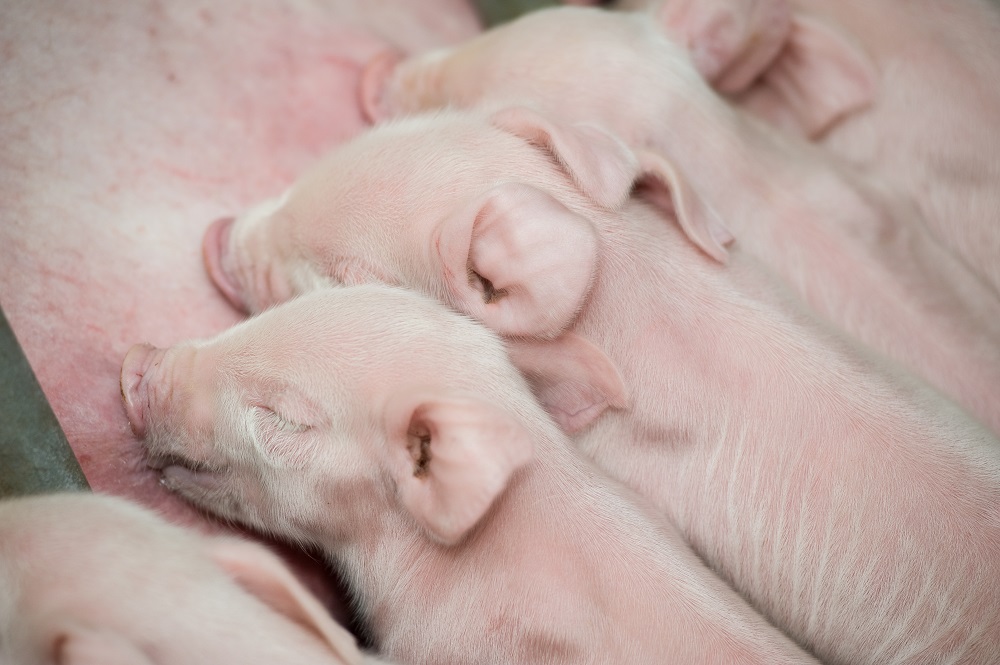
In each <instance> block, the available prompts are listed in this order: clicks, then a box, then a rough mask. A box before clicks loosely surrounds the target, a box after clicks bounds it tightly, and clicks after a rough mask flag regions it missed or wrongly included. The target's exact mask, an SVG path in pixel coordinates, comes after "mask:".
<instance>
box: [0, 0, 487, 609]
mask: <svg viewBox="0 0 1000 665" xmlns="http://www.w3.org/2000/svg"><path fill="white" fill-rule="evenodd" d="M0 13H2V14H3V19H2V20H0V61H2V62H3V65H2V68H3V71H4V74H3V79H4V82H3V84H2V87H3V94H0V117H2V118H3V120H2V122H0V171H2V172H3V173H4V174H5V176H4V177H2V178H0V200H2V201H3V205H2V206H0V303H2V305H3V310H4V313H5V314H6V316H7V318H8V320H9V321H10V324H11V326H12V328H13V329H14V332H15V333H16V334H17V336H18V338H19V341H20V343H21V345H22V346H23V348H24V350H25V353H26V355H27V357H28V360H29V361H30V362H31V365H32V367H33V368H34V370H35V372H36V374H37V376H38V379H39V381H40V383H41V386H42V388H43V390H44V391H45V394H46V396H47V397H48V399H49V401H50V403H51V404H52V407H53V409H54V411H55V415H56V417H57V418H58V419H59V422H60V424H61V425H62V427H63V429H64V430H65V432H66V435H67V437H68V439H69V443H70V445H71V446H72V447H73V449H74V451H75V452H76V454H77V457H78V459H79V460H80V464H81V466H82V468H83V471H84V473H85V474H86V476H87V478H88V480H89V482H90V484H91V485H92V486H93V487H94V488H95V489H97V490H100V491H105V492H110V493H114V494H119V495H124V496H128V497H130V498H133V499H136V500H138V501H140V502H141V503H143V504H145V505H148V506H152V507H154V508H155V509H156V510H157V511H158V512H160V513H161V514H164V515H167V516H169V517H170V519H171V520H173V521H176V522H180V523H185V524H190V525H197V526H198V527H199V528H201V529H203V530H206V531H227V530H229V527H226V526H222V525H218V524H214V523H211V522H209V521H208V520H207V519H206V518H205V517H204V516H203V515H201V514H199V513H197V512H196V511H193V510H191V508H190V507H189V506H188V505H187V504H185V503H184V502H182V501H179V500H178V499H177V498H176V497H175V496H174V495H172V494H171V493H169V492H167V491H165V490H164V489H163V488H162V487H161V486H160V485H159V483H158V478H159V477H158V475H157V474H156V473H154V472H153V471H151V470H150V469H148V468H147V467H146V463H145V459H144V457H143V455H142V451H141V449H140V447H139V446H138V443H137V441H136V439H135V438H134V437H133V435H132V433H131V431H130V429H129V425H128V423H127V421H126V418H125V414H124V412H123V410H122V406H121V401H120V397H119V394H118V379H119V377H118V374H119V369H120V365H121V358H122V356H123V355H124V354H125V352H126V351H127V350H128V348H129V346H130V345H131V344H132V343H133V342H134V341H135V340H137V339H146V340H149V341H151V342H154V343H157V344H161V345H163V344H171V343H173V342H175V341H177V340H181V339H188V338H191V337H197V336H204V335H209V334H212V333H215V332H217V331H219V330H223V329H225V328H227V327H229V326H230V325H232V324H233V323H235V322H236V321H237V320H239V318H241V317H240V316H239V315H238V313H237V312H236V311H234V310H233V309H232V308H231V307H230V306H229V305H228V304H227V303H226V302H225V301H224V300H223V299H222V298H220V297H219V295H218V292H217V291H216V289H214V288H213V286H212V284H211V281H210V280H209V279H208V277H207V276H206V275H205V273H204V269H203V267H202V262H201V256H200V247H199V240H200V238H201V236H202V234H203V233H204V231H205V228H206V226H207V225H208V223H209V222H210V221H211V220H212V219H215V218H217V217H219V216H221V215H222V214H224V213H225V212H226V211H231V210H236V209H240V208H243V207H245V206H246V205H247V204H248V203H249V202H252V201H254V200H257V199H259V198H262V197H263V196H264V195H265V194H267V193H269V192H271V191H274V190H276V189H280V188H281V187H283V186H285V185H286V184H287V183H288V182H290V181H291V179H292V178H293V176H294V174H296V173H298V172H299V171H300V170H301V169H302V168H303V167H304V165H306V164H307V163H309V162H311V161H312V160H313V159H315V158H316V157H317V156H318V155H319V154H321V153H322V152H323V151H324V150H326V149H327V148H329V147H330V146H332V145H334V144H336V143H337V142H340V141H343V140H344V139H346V138H348V137H350V136H352V135H353V134H355V133H356V132H358V131H360V130H361V129H362V128H363V127H364V122H363V118H362V116H361V113H360V110H359V108H358V102H357V95H356V89H357V85H358V79H359V73H360V69H361V67H362V66H363V64H364V63H365V62H366V61H367V60H368V59H369V58H371V57H372V56H373V55H374V54H376V53H378V52H380V51H381V50H383V49H386V48H400V49H404V50H422V49H428V48H434V47H438V46H441V45H444V44H447V43H454V42H456V41H460V40H462V39H467V38H469V37H470V36H472V35H473V34H474V33H475V32H476V31H477V30H478V24H477V20H476V17H475V13H474V11H473V10H472V8H471V7H469V6H467V5H466V3H465V2H464V1H463V0H424V1H422V2H420V3H413V2H409V1H408V0H402V1H399V2H379V3H371V2H366V1H364V0H360V1H358V2H351V1H346V2H336V3H329V2H287V1H286V0H261V1H259V2H255V3H254V4H253V7H252V8H248V7H247V6H245V5H244V4H243V3H234V2H226V1H222V2H218V1H215V0H212V1H202V0H177V1H173V0H172V1H171V2H166V3H164V2H158V1H154V0H139V1H138V2H136V1H132V0H129V1H128V2H118V3H109V2H102V3H98V4H89V3H81V4H74V5H73V6H72V7H70V6H66V5H64V4H62V3H58V2H30V1H23V2H22V1H17V0H15V1H14V2H6V3H4V7H3V9H2V11H0ZM300 558H301V559H302V561H303V562H304V563H305V564H306V565H305V566H300V568H302V569H303V570H308V571H310V572H309V576H310V579H311V581H312V582H313V586H314V587H316V588H317V589H322V588H325V589H326V590H325V592H324V593H325V597H326V598H327V599H328V600H329V601H330V602H331V603H332V604H333V605H334V606H340V604H339V603H338V602H337V601H335V600H333V599H332V598H331V590H330V588H329V586H330V584H329V581H328V580H327V579H326V577H327V575H326V573H325V572H324V571H323V570H322V568H321V567H319V566H317V565H316V564H315V562H313V561H311V560H310V559H308V557H304V556H302V557H300ZM339 611H340V612H342V613H343V608H342V607H341V608H340V610H339ZM342 616H343V614H342Z"/></svg>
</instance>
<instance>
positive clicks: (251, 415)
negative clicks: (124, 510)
mask: <svg viewBox="0 0 1000 665" xmlns="http://www.w3.org/2000/svg"><path fill="white" fill-rule="evenodd" d="M122 392H123V395H124V398H125V403H126V408H127V412H128V416H129V420H130V422H131V423H132V427H133V428H134V429H135V431H136V432H137V434H140V435H141V436H144V437H145V445H146V446H147V449H148V454H149V458H150V460H151V463H152V464H153V465H154V466H158V467H161V468H162V473H163V482H164V483H165V484H166V485H167V486H168V487H170V488H172V489H174V490H176V491H177V492H179V493H181V495H183V496H185V497H186V498H188V499H190V500H191V501H193V502H195V503H196V504H198V505H200V506H202V507H204V508H205V509H207V510H209V511H212V512H215V513H218V514H220V515H222V516H224V517H226V518H229V519H235V520H238V521H240V522H243V523H246V524H252V525H254V526H255V527H257V528H259V529H263V530H264V531H267V532H273V533H277V534H281V535H282V536H284V537H286V538H291V539H293V540H295V541H299V542H308V543H313V544H316V545H319V546H321V547H322V549H323V550H324V551H325V553H326V554H327V555H328V557H329V559H330V561H331V562H332V563H334V564H335V565H336V566H337V568H338V569H340V571H341V572H342V573H343V574H344V576H345V578H346V582H347V585H348V587H349V588H350V590H351V593H352V597H353V598H354V601H355V603H356V608H357V610H358V611H359V613H360V615H361V617H362V619H363V620H364V622H366V623H367V624H368V626H369V627H370V630H371V632H372V638H373V641H374V643H375V645H376V646H377V648H378V649H379V650H380V652H383V653H386V654H387V655H389V656H391V657H393V658H395V659H398V660H399V661H400V662H405V663H567V664H569V663H594V664H595V665H596V664H598V663H600V664H604V663H623V664H624V663H635V664H636V665H647V664H648V663H654V662H678V663H735V662H739V663H761V664H764V663H768V664H771V663H808V662H815V661H814V660H813V659H812V658H811V657H810V656H807V655H806V654H805V653H804V652H802V651H801V650H800V649H799V648H798V647H796V646H795V645H794V644H793V643H792V642H791V641H790V640H788V638H787V637H785V636H784V635H782V634H781V633H780V632H779V631H777V630H776V629H775V628H774V627H773V626H771V625H769V624H768V623H767V622H766V621H764V620H763V619H762V618H761V617H760V616H759V615H758V614H757V613H756V612H754V611H753V610H752V609H751V608H750V607H749V606H748V605H747V604H746V603H745V601H743V600H742V599H741V598H739V596H738V595H736V594H735V593H734V592H733V591H732V589H730V588H729V587H727V586H726V585H725V584H724V583H723V582H722V581H721V580H719V579H718V578H717V577H716V576H715V575H714V574H712V573H711V571H709V570H708V569H707V568H706V567H705V566H704V564H702V563H701V562H700V561H699V560H698V558H697V557H696V556H695V555H694V554H693V553H692V552H691V551H690V549H689V548H688V547H687V546H686V545H685V543H684V542H683V539H682V538H681V537H680V535H679V534H678V533H677V531H676V530H675V528H673V526H672V525H670V524H668V523H666V522H665V521H664V520H662V519H661V518H660V517H658V516H655V515H654V514H653V513H652V511H651V510H650V509H649V508H648V507H645V504H644V503H642V502H641V501H640V500H639V499H638V497H636V496H635V495H634V494H633V493H632V492H630V491H628V490H627V489H625V488H624V487H621V486H620V485H618V484H617V483H615V482H614V481H611V480H610V479H607V478H606V477H604V476H603V475H602V474H601V473H599V472H598V471H597V469H596V468H595V467H594V466H593V465H592V464H591V463H590V462H589V461H586V460H585V459H584V458H583V457H582V456H581V455H580V454H579V453H578V452H577V451H576V448H575V447H574V446H573V445H572V444H571V443H570V442H569V441H568V440H567V439H566V438H565V435H563V434H562V433H561V432H560V431H559V429H558V428H557V427H556V426H555V424H554V423H553V422H552V421H551V420H550V419H549V417H548V415H547V414H546V413H545V412H544V411H543V410H542V408H541V407H540V406H539V405H538V404H537V402H535V400H534V397H533V396H532V394H531V391H530V389H529V387H528V386H527V384H526V383H525V382H524V380H523V379H522V378H521V376H520V374H518V372H517V370H516V369H515V368H514V367H513V366H512V365H511V364H510V362H509V360H508V358H507V355H506V354H505V352H504V346H503V344H502V343H501V341H500V340H499V339H498V338H497V337H496V336H495V335H493V334H492V333H490V332H489V331H488V330H487V329H486V328H484V327H483V326H481V325H479V324H477V323H475V322H473V321H471V320H469V319H467V318H466V317H463V316H461V315H459V314H457V313H455V312H452V311H450V310H448V309H446V308H445V307H444V306H443V305H441V304H440V303H437V302H434V301H432V300H430V299H428V298H426V297H424V296H420V295H418V294H417V293H415V292H412V291H404V290H401V289H395V288H390V287H384V286H378V285H362V286H357V287H344V288H333V289H322V290H317V291H316V292H313V293H311V294H308V295H306V296H303V297H301V298H298V299H296V300H293V301H291V302H288V303H286V304H284V305H281V306H278V307H275V308H273V309H270V310H268V311H267V312H264V313H263V314H261V315H259V316H257V317H255V318H252V319H250V320H248V321H245V322H244V323H242V324H240V325H238V326H236V327H234V328H232V329H230V330H229V331H226V332H224V333H222V334H221V335H219V336H218V337H216V338H214V339H212V340H208V341H204V342H194V343H186V344H181V345H178V346H175V347H172V348H170V349H168V350H158V349H154V348H152V347H148V346H137V347H134V348H133V349H132V350H131V351H130V352H129V354H128V355H127V357H126V358H125V362H124V365H123V367H122Z"/></svg>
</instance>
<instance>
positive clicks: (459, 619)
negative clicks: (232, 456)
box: [333, 426, 655, 660]
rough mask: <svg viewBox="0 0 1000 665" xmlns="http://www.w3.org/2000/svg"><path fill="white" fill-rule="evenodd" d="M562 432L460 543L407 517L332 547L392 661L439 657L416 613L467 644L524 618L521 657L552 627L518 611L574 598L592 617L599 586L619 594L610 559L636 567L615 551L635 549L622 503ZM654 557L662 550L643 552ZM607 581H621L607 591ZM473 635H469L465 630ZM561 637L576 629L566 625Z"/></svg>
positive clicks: (539, 447) (541, 445)
mask: <svg viewBox="0 0 1000 665" xmlns="http://www.w3.org/2000/svg"><path fill="white" fill-rule="evenodd" d="M552 429H553V436H551V437H542V439H541V440H536V445H535V452H536V456H535V458H534V459H533V461H532V462H531V463H530V464H529V465H527V466H526V467H523V468H521V469H519V470H518V471H517V472H515V474H514V476H513V477H512V478H511V481H510V483H509V485H508V487H507V488H506V490H505V491H504V493H503V494H502V495H501V496H500V497H499V498H498V499H497V500H496V502H495V503H494V505H493V506H492V507H491V509H490V510H489V512H488V513H487V514H486V516H485V517H484V518H483V519H482V520H481V521H480V522H479V523H478V524H477V525H476V526H475V527H474V528H473V530H472V531H471V532H470V533H469V534H468V535H467V536H466V538H465V539H464V540H462V541H461V542H459V543H458V544H456V545H453V546H445V545H441V544H439V543H437V542H434V541H433V540H432V539H430V538H429V537H428V536H427V535H426V534H425V533H424V532H422V531H421V529H420V528H419V527H417V526H416V525H415V524H414V523H413V522H412V520H410V519H409V518H408V517H407V516H406V515H404V514H401V513H398V514H396V515H395V516H394V517H392V518H390V519H387V520H386V521H385V522H384V523H382V524H381V525H379V532H378V533H377V534H373V535H372V537H366V539H365V541H364V542H359V543H354V544H351V545H348V546H340V547H338V548H337V549H336V550H333V551H334V552H336V556H335V558H336V559H337V561H336V563H337V564H338V565H339V566H340V567H341V569H342V572H343V573H344V574H345V577H346V580H347V583H348V585H349V586H350V587H351V589H352V591H353V592H354V594H353V595H354V596H355V597H356V598H357V599H358V605H357V606H358V609H359V611H360V613H361V615H362V617H363V620H364V621H365V622H366V623H367V625H368V627H369V628H370V630H371V634H372V636H373V639H374V641H375V643H376V645H377V646H378V648H379V650H380V651H383V652H384V653H387V654H389V655H393V654H399V653H401V652H405V653H413V654H416V653H425V652H427V651H428V650H429V649H431V647H429V646H427V645H422V644H417V642H419V641H420V640H422V639H428V640H430V639H432V638H433V635H430V634H426V635H424V634H421V635H415V634H414V628H413V626H412V622H413V617H414V616H420V617H421V619H420V621H421V622H422V623H423V625H426V626H438V625H451V624H456V623H457V624H458V625H456V626H454V631H455V634H454V635H453V636H452V637H453V638H454V641H455V642H457V643H461V642H463V641H472V642H475V643H476V644H481V643H483V642H484V640H486V639H487V638H485V637H484V636H485V635H487V634H489V633H491V632H496V631H498V630H500V629H498V628H497V625H498V624H504V625H506V624H507V623H509V622H513V623H514V624H516V625H514V626H513V627H511V626H508V627H507V628H505V629H504V631H505V632H509V633H510V635H511V636H512V638H511V639H512V640H513V642H514V643H515V644H513V645H512V646H509V647H505V648H509V649H513V651H511V652H505V653H507V654H508V655H509V653H520V651H519V649H520V648H521V647H519V646H518V645H517V644H516V642H517V641H518V639H520V638H523V639H524V640H525V641H528V640H530V639H531V634H532V633H533V631H536V629H537V625H535V624H539V625H541V624H543V623H545V622H544V621H541V619H538V620H536V619H535V618H534V617H532V616H520V615H519V616H517V617H516V619H515V618H512V616H513V615H512V612H511V608H518V607H520V608H545V607H546V606H551V605H553V604H556V605H559V603H563V604H565V603H567V602H568V603H569V605H567V606H569V607H577V608H578V609H580V610H581V611H592V610H589V608H587V607H586V599H587V598H592V597H594V592H593V589H594V588H597V589H599V590H600V592H599V594H598V595H599V596H600V597H605V596H607V595H613V593H614V592H613V590H612V589H613V588H615V587H617V586H619V585H620V580H619V579H617V578H618V576H619V573H614V572H608V571H607V570H606V569H607V557H608V555H609V552H610V554H611V555H612V556H614V557H615V559H614V560H616V561H619V562H621V563H620V566H619V568H624V567H625V566H626V563H624V561H625V559H627V556H624V555H625V554H627V553H626V552H624V551H623V552H617V551H615V548H614V547H613V546H612V547H610V549H609V545H608V543H616V542H624V541H623V537H622V535H621V534H620V533H618V531H617V530H616V529H617V528H618V527H617V526H616V525H618V524H620V522H621V518H622V512H623V510H622V502H621V499H620V497H619V496H618V495H616V494H614V493H613V492H611V491H610V489H609V487H608V486H607V485H606V484H602V483H601V482H600V481H599V480H597V479H598V478H600V476H598V475H597V474H595V473H594V471H593V470H592V468H591V467H590V466H589V465H588V464H587V463H585V462H584V461H583V460H582V458H580V456H579V455H578V454H577V453H576V452H575V449H574V448H573V447H572V444H571V443H570V442H569V441H568V440H566V439H565V438H564V437H562V436H561V435H557V434H555V432H554V426H553V428H552ZM629 510H632V509H631V508H626V509H625V511H624V512H625V513H626V514H627V513H628V511H629ZM612 513H613V514H612ZM626 521H630V520H626ZM651 531H652V530H651ZM647 537H649V534H645V535H640V536H637V538H638V539H640V540H642V539H644V538H647ZM634 539H635V538H633V540H634ZM596 549H599V550H600V551H595V550H596ZM623 549H624V548H623ZM652 550H655V546H653V545H652V544H650V545H649V546H648V547H646V548H642V551H643V552H649V551H652ZM619 554H620V555H622V556H618V555H619ZM570 564H572V565H570ZM647 567H648V566H647ZM570 571H572V573H571V574H570ZM602 571H604V572H603V574H602ZM606 577H609V578H614V579H613V582H614V583H613V584H607V585H606V584H605V580H604V578H606ZM580 585H585V586H587V588H588V589H590V591H586V590H582V589H580V588H578V587H579V586H580ZM479 595H481V596H482V598H478V597H477V596H479ZM554 595H555V596H562V597H563V599H561V600H560V599H556V598H554V597H553V596H554ZM567 598H568V600H566V599H567ZM629 602H632V601H629ZM458 606H462V607H475V608H479V609H478V610H477V612H478V614H477V615H475V616H470V615H469V614H468V613H462V616H456V613H455V612H456V610H455V608H456V607H458ZM532 611H535V610H534V609H533V610H532ZM537 611H539V612H546V613H549V611H548V610H544V609H539V610H537ZM550 620H551V617H548V618H546V619H545V621H550ZM567 621H568V619H567ZM463 629H464V630H466V631H467V634H464V635H463V634H461V631H462V630H463ZM554 630H555V632H557V633H558V632H560V631H562V632H567V631H569V632H573V631H572V630H570V629H569V628H568V627H561V626H560V627H557V628H556V629H554ZM432 632H433V631H428V633H432ZM425 646H426V648H424V647H425ZM497 655H498V656H499V655H502V654H499V653H498V654H497ZM443 660H447V658H444V659H443ZM493 660H496V659H495V658H494V659H493Z"/></svg>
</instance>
